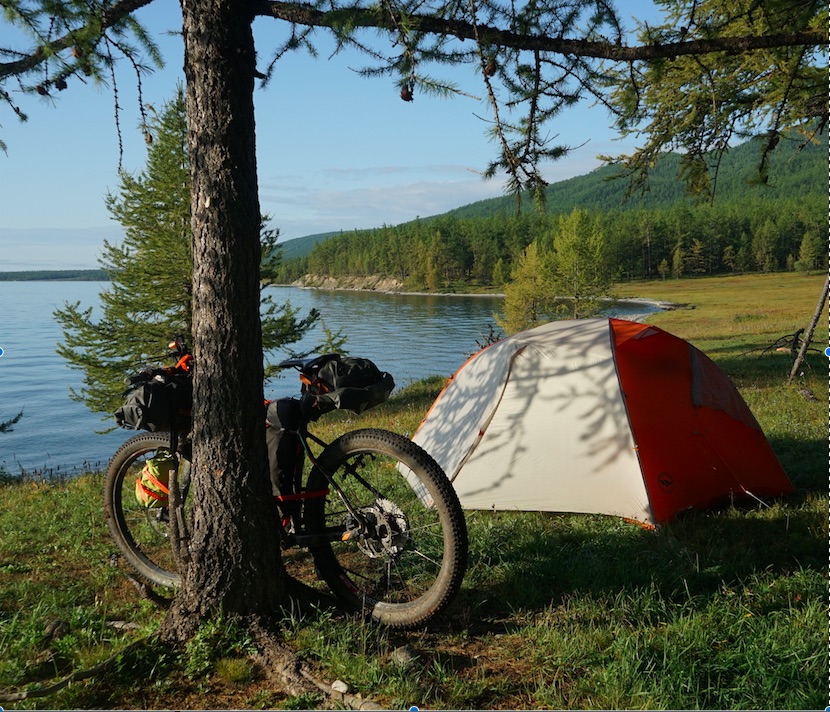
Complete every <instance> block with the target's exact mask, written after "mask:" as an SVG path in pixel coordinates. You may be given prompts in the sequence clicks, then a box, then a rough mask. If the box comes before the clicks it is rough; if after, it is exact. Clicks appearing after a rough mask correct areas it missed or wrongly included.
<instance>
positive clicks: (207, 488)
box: [162, 0, 286, 641]
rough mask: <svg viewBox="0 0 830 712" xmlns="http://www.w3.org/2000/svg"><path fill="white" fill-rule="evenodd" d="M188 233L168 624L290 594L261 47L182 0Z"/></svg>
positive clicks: (244, 17) (205, 5)
mask: <svg viewBox="0 0 830 712" xmlns="http://www.w3.org/2000/svg"><path fill="white" fill-rule="evenodd" d="M181 7H182V13H183V29H184V41H185V77H186V82H187V90H186V101H187V116H188V147H189V152H190V166H191V168H190V170H191V222H192V228H193V335H192V341H193V353H194V355H195V358H196V368H195V372H194V410H193V429H192V437H193V462H194V465H193V481H192V487H193V493H194V496H193V500H194V506H193V510H192V513H191V517H190V519H189V532H188V535H189V545H188V546H187V552H186V553H187V559H188V560H187V562H186V566H185V571H184V574H183V577H182V579H183V580H182V585H181V588H180V589H179V591H178V592H177V595H176V598H175V601H174V603H173V605H172V606H171V609H170V613H169V615H168V618H167V620H166V622H165V625H164V627H163V631H162V633H163V635H164V636H165V637H166V638H167V639H169V640H174V641H184V640H187V639H189V637H190V636H191V635H192V634H193V632H194V631H195V629H196V626H197V625H198V624H199V622H200V621H201V620H203V619H204V618H206V617H209V616H211V615H213V614H215V613H217V612H219V611H221V612H222V613H223V614H225V615H230V616H243V617H261V616H267V615H268V614H270V613H272V612H274V611H275V610H276V608H277V606H278V605H279V604H280V603H281V602H282V600H283V598H284V596H285V578H286V577H285V574H284V570H283V568H282V564H281V559H280V551H279V539H278V532H277V526H276V522H277V516H276V513H275V503H274V501H273V498H272V497H271V494H270V483H269V480H268V476H267V467H266V453H265V438H264V411H263V366H262V334H261V326H260V320H259V262H260V244H259V227H260V209H259V196H258V192H257V173H256V152H255V131H254V107H253V88H254V68H255V66H254V65H255V54H254V41H253V35H252V32H251V24H250V23H251V15H250V14H249V13H246V12H245V4H240V3H236V2H232V1H231V0H181Z"/></svg>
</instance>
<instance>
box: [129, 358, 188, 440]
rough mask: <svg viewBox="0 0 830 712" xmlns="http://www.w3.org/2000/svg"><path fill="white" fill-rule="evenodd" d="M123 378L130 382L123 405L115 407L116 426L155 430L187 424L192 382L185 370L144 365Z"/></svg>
mask: <svg viewBox="0 0 830 712" xmlns="http://www.w3.org/2000/svg"><path fill="white" fill-rule="evenodd" d="M127 382H128V383H130V384H131V386H130V388H129V389H128V390H127V391H126V393H125V396H126V398H125V400H124V405H122V406H121V407H120V408H119V409H118V410H116V411H115V422H116V423H118V425H119V426H121V427H122V428H127V429H128V430H149V431H150V432H157V431H160V430H169V429H170V428H171V427H177V428H180V427H181V426H183V425H187V424H189V422H190V409H191V407H192V403H193V384H192V382H191V380H190V376H189V375H188V374H184V373H171V372H169V371H168V370H167V369H163V368H159V369H151V370H150V369H148V370H146V371H142V372H141V373H138V374H136V375H135V376H131V377H130V378H129V379H127Z"/></svg>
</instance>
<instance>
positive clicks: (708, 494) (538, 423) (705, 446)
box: [413, 319, 793, 525]
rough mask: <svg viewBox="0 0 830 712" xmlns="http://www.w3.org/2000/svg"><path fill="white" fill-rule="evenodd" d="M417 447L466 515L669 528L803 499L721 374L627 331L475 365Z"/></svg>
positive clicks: (576, 332)
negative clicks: (746, 505)
mask: <svg viewBox="0 0 830 712" xmlns="http://www.w3.org/2000/svg"><path fill="white" fill-rule="evenodd" d="M413 440H414V441H415V442H416V443H418V444H419V445H420V446H421V447H423V448H424V449H425V450H426V451H427V452H428V453H430V454H431V455H432V456H433V457H434V458H435V459H436V461H437V462H438V464H439V465H441V467H443V469H444V471H445V472H446V473H447V475H448V476H449V478H450V480H452V483H453V486H454V487H455V489H456V491H457V492H458V495H459V498H460V500H461V504H462V506H463V507H464V508H465V509H497V510H504V509H508V510H509V509H515V510H528V511H555V512H592V513H600V514H609V515H617V516H621V517H625V518H627V519H633V520H637V521H640V522H643V523H646V524H649V525H659V524H662V523H665V522H668V521H670V520H671V519H672V518H673V517H674V516H675V515H676V514H677V513H678V512H681V511H683V510H686V509H689V508H692V507H698V508H703V507H707V506H711V505H713V504H716V503H718V502H720V501H728V500H729V498H739V497H743V496H753V497H757V498H766V497H775V496H779V495H782V494H784V493H786V492H790V491H792V489H793V487H792V484H791V483H790V481H789V480H788V478H787V476H786V474H785V473H784V470H783V469H782V467H781V464H780V463H779V462H778V460H777V458H776V457H775V454H774V453H773V451H772V448H771V447H770V445H769V443H768V442H767V440H766V438H765V437H764V433H763V432H762V430H761V427H760V426H759V425H758V422H757V421H756V419H755V417H754V416H753V415H752V413H751V411H750V410H749V407H748V406H747V404H746V402H745V401H744V400H743V398H742V397H741V395H740V394H739V393H738V391H737V389H736V388H735V386H734V384H733V383H732V382H731V381H730V380H729V378H728V377H727V376H726V375H725V374H724V373H723V371H721V370H720V369H719V368H718V367H717V366H716V365H715V364H714V363H713V362H712V361H711V360H710V359H709V358H708V357H707V356H705V355H704V354H703V353H701V352H700V351H699V350H698V349H696V348H695V347H693V346H692V345H691V344H689V343H688V342H686V341H684V340H682V339H680V338H677V337H675V336H672V335H671V334H669V333H667V332H665V331H663V330H661V329H658V328H656V327H654V326H650V325H647V324H639V323H635V322H630V321H623V320H619V319H581V320H575V321H557V322H552V323H550V324H544V325H543V326H540V327H537V328H535V329H530V330H528V331H524V332H521V333H519V334H516V335H514V336H511V337H509V338H506V339H503V340H501V341H499V342H497V343H495V344H493V345H491V346H488V347H487V348H486V349H483V350H481V351H479V352H478V353H477V354H475V355H474V356H473V357H472V358H470V359H469V360H468V361H467V362H466V363H465V364H464V365H463V366H462V367H461V368H460V369H459V370H458V371H457V372H456V373H455V375H454V376H453V377H452V379H451V380H450V382H449V384H448V385H447V387H446V388H445V389H444V391H443V392H442V393H441V395H440V396H439V397H438V399H437V400H436V401H435V403H434V404H433V406H432V408H431V410H430V411H429V413H428V414H427V416H426V418H425V419H424V421H423V423H422V424H421V426H420V428H419V429H418V431H417V432H416V433H415V435H414V437H413Z"/></svg>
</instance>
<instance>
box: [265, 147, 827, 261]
mask: <svg viewBox="0 0 830 712" xmlns="http://www.w3.org/2000/svg"><path fill="white" fill-rule="evenodd" d="M761 145H762V144H761V142H760V140H751V141H747V142H745V143H743V144H740V145H738V146H735V147H734V148H732V149H731V150H730V151H728V152H727V153H726V155H725V156H724V157H723V161H722V162H721V166H720V170H719V172H718V175H717V182H716V192H715V199H716V202H720V201H723V202H731V201H738V200H742V199H753V198H754V199H759V198H760V199H766V198H777V197H785V196H791V195H808V194H812V193H816V192H826V188H827V153H828V147H827V135H826V134H825V135H824V136H822V141H821V142H820V143H819V144H811V145H809V146H806V147H804V148H800V147H799V145H798V144H797V143H796V142H793V141H781V142H780V143H779V145H778V148H777V149H776V150H775V153H774V154H773V156H772V160H771V162H770V170H769V178H768V181H767V184H766V185H761V184H759V180H758V161H759V158H760V148H761ZM679 168H680V155H678V154H675V153H669V154H665V156H663V158H661V160H660V161H658V163H657V165H656V166H655V168H654V170H653V171H652V172H651V175H650V176H649V183H648V186H647V189H646V191H645V192H643V193H639V194H634V195H630V196H629V195H627V193H628V191H629V182H628V180H627V179H626V178H624V177H619V176H620V168H619V167H617V166H603V167H601V168H597V169H595V170H593V171H591V172H590V173H588V174H586V175H582V176H576V177H574V178H569V179H567V180H563V181H559V182H557V183H553V184H551V185H549V186H548V188H547V194H546V204H547V212H548V213H552V214H553V213H569V212H571V211H572V210H573V209H574V208H577V207H580V208H586V209H589V210H590V209H597V210H608V209H609V208H623V209H625V208H632V209H635V208H646V209H659V208H666V207H669V206H671V205H675V204H677V203H678V202H684V201H685V202H689V203H690V204H691V203H694V202H696V201H697V199H696V198H694V197H692V196H689V195H687V193H686V187H685V185H684V183H683V181H682V180H681V179H680V178H679V177H678V171H679ZM532 209H533V206H532V201H531V200H530V199H528V200H525V201H524V210H526V211H530V210H532ZM515 211H516V199H515V197H514V196H511V195H506V196H502V197H499V198H489V199H487V200H481V201H478V202H475V203H470V204H468V205H463V206H461V207H458V208H455V209H453V210H450V211H448V212H446V213H443V214H442V215H435V216H432V217H431V218H429V217H428V218H420V222H422V223H423V222H427V221H429V220H431V219H433V218H439V217H442V216H443V215H448V216H453V217H458V218H479V217H481V218H483V217H490V216H494V215H500V214H511V213H514V212H515ZM339 234H340V232H329V233H322V234H318V235H308V236H307V237H300V238H297V239H294V240H288V241H286V242H284V243H281V244H282V246H283V249H284V256H285V259H286V260H288V259H292V258H296V257H306V256H308V255H309V254H310V253H311V250H312V248H313V247H314V245H316V244H317V243H318V242H321V241H323V240H327V239H329V238H330V237H334V236H336V235H339Z"/></svg>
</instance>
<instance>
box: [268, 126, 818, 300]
mask: <svg viewBox="0 0 830 712" xmlns="http://www.w3.org/2000/svg"><path fill="white" fill-rule="evenodd" d="M822 138H823V141H822V143H821V144H818V145H814V146H809V147H807V148H804V149H802V150H798V148H797V146H796V144H794V143H792V142H788V141H782V142H781V143H780V144H779V147H778V148H777V149H776V151H775V153H774V154H773V157H772V160H771V163H770V170H769V177H768V181H767V182H766V184H762V183H761V182H760V181H759V180H758V170H757V169H758V159H759V150H758V144H756V143H753V142H750V143H747V144H744V145H741V146H738V147H736V148H734V149H732V150H731V151H730V152H729V153H728V154H727V155H726V156H725V158H724V161H723V163H722V165H721V167H720V171H719V173H718V176H717V184H716V195H715V200H714V201H713V202H710V201H701V200H699V199H695V198H693V197H691V196H688V195H687V194H686V190H685V186H684V184H683V182H682V181H681V180H680V178H678V169H679V166H680V158H679V156H677V155H667V156H666V157H665V158H664V159H663V160H662V161H660V162H659V164H658V165H657V166H656V168H655V169H654V171H653V172H652V175H651V180H650V181H649V184H648V190H647V191H646V192H645V193H642V194H640V195H636V196H634V197H630V198H626V192H627V190H628V187H629V186H628V183H627V181H626V180H625V179H609V178H610V177H611V176H613V175H614V174H615V172H616V171H617V170H618V169H615V168H614V167H613V166H609V167H604V168H600V169H598V170H595V171H593V172H592V173H590V174H588V175H585V176H580V177H577V178H572V179H570V180H566V181H562V182H560V183H556V184H554V185H551V186H549V188H548V196H547V213H546V214H545V215H540V214H538V213H537V212H536V211H535V210H534V209H533V208H532V205H531V202H532V201H530V200H526V201H524V203H523V205H524V206H525V210H523V212H522V214H521V215H518V216H517V215H516V202H515V199H514V198H512V197H509V196H508V197H504V198H495V199H491V200H485V201H481V202H478V203H473V204H470V205H466V206H463V207H460V208H457V209H455V210H452V211H450V212H448V213H445V214H443V215H437V216H434V217H431V218H422V219H419V220H415V221H412V222H409V223H403V224H401V225H397V226H393V227H384V228H377V229H374V230H356V231H353V232H348V233H339V234H337V235H336V236H334V237H331V238H329V239H326V240H323V241H320V242H317V244H316V245H314V247H313V249H311V251H310V253H309V254H308V256H305V257H297V258H294V259H285V260H284V262H283V266H282V271H281V273H280V275H279V277H280V280H281V281H283V282H293V281H294V280H296V279H298V278H300V277H302V276H303V275H305V274H311V275H314V276H315V277H331V278H334V279H335V281H336V280H338V279H342V278H346V277H364V276H369V275H372V276H375V277H381V278H388V279H394V280H396V281H397V282H398V283H400V284H403V285H404V286H405V288H407V289H413V290H441V291H448V290H449V291H452V290H469V289H474V290H477V289H480V288H487V287H492V286H499V285H501V284H503V283H504V282H505V281H507V280H508V279H509V278H510V273H511V270H512V267H513V264H514V262H515V260H516V259H517V258H518V256H519V255H521V254H522V252H523V250H524V249H525V248H526V247H527V245H528V244H530V243H531V242H533V241H539V240H541V241H542V243H543V244H548V243H549V242H550V241H552V240H553V239H554V236H555V234H556V231H557V223H558V221H559V219H560V218H561V217H562V216H563V215H567V214H568V213H570V212H571V211H572V210H574V209H576V208H579V209H582V210H586V211H588V212H589V213H590V214H591V215H592V216H593V217H594V218H595V219H596V221H597V223H598V226H599V229H600V230H601V231H602V233H603V236H604V241H605V245H606V249H605V252H606V259H607V261H608V265H607V266H608V269H609V270H610V271H611V272H612V273H613V278H614V279H615V280H617V281H622V280H630V279H639V278H653V277H656V276H658V275H661V276H663V277H665V276H668V275H674V276H681V275H689V274H717V273H722V272H734V271H742V272H744V271H775V270H781V269H804V270H810V269H823V268H824V265H826V259H827V152H828V151H827V137H826V135H824V136H823V137H822ZM315 237H317V236H315ZM301 239H302V238H301ZM289 244H290V243H289ZM294 254H301V252H299V251H297V252H295V253H294Z"/></svg>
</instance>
